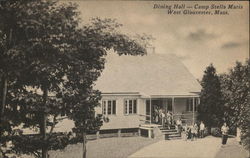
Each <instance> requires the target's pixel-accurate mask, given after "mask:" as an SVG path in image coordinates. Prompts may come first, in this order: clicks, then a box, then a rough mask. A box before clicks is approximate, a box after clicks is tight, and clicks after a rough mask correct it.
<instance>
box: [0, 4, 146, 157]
mask: <svg viewBox="0 0 250 158" xmlns="http://www.w3.org/2000/svg"><path fill="white" fill-rule="evenodd" d="M78 15H79V13H78V12H77V6H76V5H75V4H72V3H67V4H62V3H60V4H59V3H57V2H54V1H42V0H35V1H25V0H21V1H1V2H0V19H1V21H3V23H1V25H0V34H1V36H0V38H1V39H0V44H1V45H0V77H1V83H4V81H7V86H1V91H3V90H7V95H6V96H5V95H4V94H1V100H3V99H4V98H6V103H3V104H2V105H1V109H3V110H4V112H3V113H1V138H3V137H5V139H1V145H3V144H5V143H6V142H7V141H8V140H12V142H13V145H14V146H13V148H12V151H15V152H17V153H27V154H34V155H35V156H37V157H40V156H41V154H42V156H43V157H46V155H47V150H49V149H54V150H55V149H58V148H59V149H63V148H64V147H65V146H66V145H67V144H68V143H69V141H68V139H69V137H68V134H67V133H55V132H53V129H54V127H55V126H56V124H57V123H58V119H59V118H60V114H61V113H62V112H65V111H66V115H67V116H68V117H69V118H70V119H72V120H74V121H75V128H74V131H75V132H77V133H84V132H85V133H86V132H89V131H96V130H98V129H99V128H100V126H101V125H102V121H101V116H98V115H97V116H96V115H95V111H94V108H95V107H96V106H99V100H100V99H101V96H100V92H99V91H98V90H94V89H93V85H94V82H95V81H96V80H97V78H98V77H99V76H100V74H101V72H102V70H103V69H104V64H105V56H106V55H107V53H108V51H109V50H111V49H112V50H114V51H115V52H117V53H118V54H119V55H129V54H130V55H144V54H145V53H146V49H145V46H146V45H147V40H148V39H149V38H148V37H145V38H143V36H141V37H139V36H137V39H136V38H131V37H129V36H127V35H125V34H122V33H120V31H119V27H121V25H120V24H118V23H116V21H114V20H111V19H99V18H93V19H91V21H90V22H89V23H80V19H79V16H78ZM138 39H139V40H138ZM2 123H4V124H2ZM14 127H16V128H19V129H22V128H31V129H33V130H36V131H39V134H37V135H32V136H29V137H27V136H26V135H24V134H23V133H22V130H20V131H19V132H13V128H14ZM6 133H7V134H6ZM3 140H6V141H3ZM41 149H42V153H40V152H41Z"/></svg>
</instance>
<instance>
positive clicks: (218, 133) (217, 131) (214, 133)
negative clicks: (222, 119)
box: [211, 127, 221, 137]
mask: <svg viewBox="0 0 250 158" xmlns="http://www.w3.org/2000/svg"><path fill="white" fill-rule="evenodd" d="M211 135H212V136H215V137H221V131H220V128H218V127H212V128H211Z"/></svg>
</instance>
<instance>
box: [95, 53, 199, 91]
mask: <svg viewBox="0 0 250 158" xmlns="http://www.w3.org/2000/svg"><path fill="white" fill-rule="evenodd" d="M95 88H96V89H99V90H100V91H101V92H102V93H129V92H139V93H140V94H141V95H192V94H193V92H195V93H196V92H200V90H201V86H200V84H199V83H198V81H197V80H196V79H195V78H194V76H193V75H192V74H191V73H190V72H189V71H188V69H187V68H186V67H185V66H184V65H183V64H182V63H181V62H180V60H179V59H178V58H177V57H176V56H174V55H166V54H165V55H163V54H148V55H145V56H125V55H123V56H118V55H116V54H110V55H108V56H107V58H106V64H105V69H104V70H103V72H102V74H101V76H100V77H99V79H98V81H97V82H96V85H95Z"/></svg>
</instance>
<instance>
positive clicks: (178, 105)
mask: <svg viewBox="0 0 250 158" xmlns="http://www.w3.org/2000/svg"><path fill="white" fill-rule="evenodd" d="M144 100H145V106H146V107H145V111H146V112H145V115H144V114H140V122H141V125H143V124H158V125H162V122H161V116H160V115H161V113H164V114H165V116H166V115H167V112H169V113H170V114H171V117H172V119H171V120H172V122H171V123H172V124H175V123H176V120H178V119H180V120H181V121H182V124H183V125H185V124H187V125H188V126H190V125H193V124H194V123H195V122H196V118H197V110H198V105H199V104H200V99H199V96H198V95H193V96H150V97H145V98H144Z"/></svg>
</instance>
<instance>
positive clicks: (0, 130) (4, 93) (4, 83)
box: [0, 75, 8, 136]
mask: <svg viewBox="0 0 250 158" xmlns="http://www.w3.org/2000/svg"><path fill="white" fill-rule="evenodd" d="M7 86H8V85H7V78H6V76H5V75H3V77H2V86H1V87H2V92H1V94H2V95H1V113H0V136H1V135H2V133H3V127H1V126H2V125H3V122H4V121H5V118H4V109H5V104H6V96H7Z"/></svg>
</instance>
